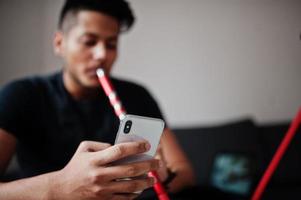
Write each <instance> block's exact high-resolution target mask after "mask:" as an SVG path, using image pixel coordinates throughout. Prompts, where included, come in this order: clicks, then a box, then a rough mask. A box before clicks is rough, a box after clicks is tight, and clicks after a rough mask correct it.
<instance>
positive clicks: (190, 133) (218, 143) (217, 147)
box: [173, 119, 263, 185]
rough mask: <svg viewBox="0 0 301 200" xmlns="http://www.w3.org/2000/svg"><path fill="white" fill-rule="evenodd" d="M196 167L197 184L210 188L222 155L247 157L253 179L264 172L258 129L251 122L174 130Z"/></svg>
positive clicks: (245, 120) (244, 120) (246, 120)
mask: <svg viewBox="0 0 301 200" xmlns="http://www.w3.org/2000/svg"><path fill="white" fill-rule="evenodd" d="M173 130H174V133H175V135H176V137H177V138H178V140H179V143H180V145H181V146H182V147H183V149H184V151H185V152H186V153H187V155H188V158H189V159H190V160H191V162H192V164H193V167H194V168H195V172H196V178H197V183H198V184H200V185H211V181H210V180H211V178H212V175H213V174H212V173H213V170H212V169H213V163H214V161H215V158H216V156H217V155H220V154H221V153H224V152H226V153H234V154H240V155H246V156H248V157H250V158H252V161H253V162H254V163H253V164H254V166H255V169H254V173H255V174H254V177H256V176H258V175H259V174H260V173H262V171H263V166H260V163H262V159H263V156H262V154H261V148H260V145H259V143H258V132H257V128H256V126H255V125H254V123H253V122H252V120H251V119H242V120H239V121H232V122H227V123H224V124H220V125H214V126H207V127H192V128H175V129H173Z"/></svg>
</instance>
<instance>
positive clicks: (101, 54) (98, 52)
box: [93, 43, 107, 60]
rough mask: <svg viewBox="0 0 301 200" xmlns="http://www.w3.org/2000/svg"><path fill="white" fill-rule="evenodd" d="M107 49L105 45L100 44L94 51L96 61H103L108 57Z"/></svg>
mask: <svg viewBox="0 0 301 200" xmlns="http://www.w3.org/2000/svg"><path fill="white" fill-rule="evenodd" d="M106 54H107V52H106V47H105V45H104V44H103V43H100V44H98V45H96V46H95V48H94V49H93V58H94V60H103V59H105V57H106Z"/></svg>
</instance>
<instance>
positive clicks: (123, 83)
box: [112, 78, 150, 96]
mask: <svg viewBox="0 0 301 200" xmlns="http://www.w3.org/2000/svg"><path fill="white" fill-rule="evenodd" d="M112 82H113V85H114V87H115V88H116V90H117V92H118V94H119V95H122V94H127V96H128V94H133V95H135V96H136V95H138V94H139V95H141V94H143V95H146V96H150V93H149V91H148V89H147V88H146V87H145V86H143V85H142V84H138V83H136V82H135V83H134V82H132V81H128V80H122V79H119V78H118V79H117V78H112Z"/></svg>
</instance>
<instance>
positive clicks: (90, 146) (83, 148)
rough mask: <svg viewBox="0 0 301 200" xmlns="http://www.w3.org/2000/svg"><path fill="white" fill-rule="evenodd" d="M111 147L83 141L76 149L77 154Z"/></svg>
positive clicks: (101, 143) (100, 143) (106, 144)
mask: <svg viewBox="0 0 301 200" xmlns="http://www.w3.org/2000/svg"><path fill="white" fill-rule="evenodd" d="M110 146H111V145H110V144H108V143H103V142H94V141H83V142H81V143H80V145H79V146H78V148H77V152H96V151H101V150H104V149H107V148H108V147H110Z"/></svg>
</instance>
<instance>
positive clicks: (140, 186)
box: [107, 177, 155, 194]
mask: <svg viewBox="0 0 301 200" xmlns="http://www.w3.org/2000/svg"><path fill="white" fill-rule="evenodd" d="M154 182H155V180H154V179H153V178H152V177H146V178H143V179H133V180H120V181H112V182H111V183H110V184H109V185H108V187H107V189H108V190H109V191H111V192H112V193H117V194H120V193H135V192H137V191H139V192H140V191H143V190H145V189H147V188H150V187H152V186H153V185H154ZM136 194H137V193H136Z"/></svg>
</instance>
